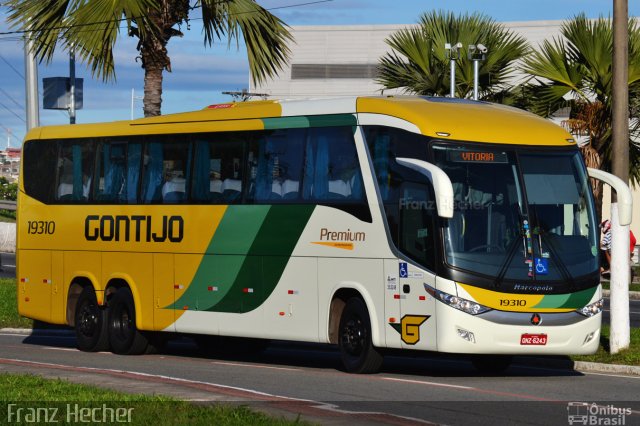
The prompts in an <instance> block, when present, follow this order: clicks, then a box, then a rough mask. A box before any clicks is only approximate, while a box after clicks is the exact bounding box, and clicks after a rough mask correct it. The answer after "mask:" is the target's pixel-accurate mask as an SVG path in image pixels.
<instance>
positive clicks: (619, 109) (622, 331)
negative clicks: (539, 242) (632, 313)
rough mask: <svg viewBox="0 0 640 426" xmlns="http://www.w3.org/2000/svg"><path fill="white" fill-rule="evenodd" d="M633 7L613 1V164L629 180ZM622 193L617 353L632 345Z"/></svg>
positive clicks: (614, 239) (615, 237) (614, 217)
mask: <svg viewBox="0 0 640 426" xmlns="http://www.w3.org/2000/svg"><path fill="white" fill-rule="evenodd" d="M628 20H629V7H628V3H627V0H614V1H613V62H612V68H613V69H612V71H613V72H612V74H613V84H612V87H613V91H612V124H611V127H612V138H613V142H612V153H611V163H612V164H611V166H612V171H613V174H614V175H615V176H617V177H618V178H620V179H621V180H622V181H623V182H624V183H626V184H627V183H628V182H629V87H628V79H629V51H628V48H629V34H628V32H627V31H628ZM618 201H619V200H618V197H617V194H616V193H615V192H614V191H611V284H610V285H611V336H610V337H609V346H610V349H611V353H612V354H615V353H618V352H620V351H621V350H623V349H626V348H628V347H629V343H630V324H629V280H630V276H629V226H628V225H626V226H622V225H620V222H619V220H618V208H619V206H618Z"/></svg>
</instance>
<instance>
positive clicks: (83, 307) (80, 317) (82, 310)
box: [74, 286, 109, 352]
mask: <svg viewBox="0 0 640 426" xmlns="http://www.w3.org/2000/svg"><path fill="white" fill-rule="evenodd" d="M74 326H75V331H76V344H77V346H78V349H80V350H81V351H85V352H100V351H106V350H108V349H109V334H108V331H107V309H105V308H103V307H101V306H100V305H98V300H97V299H96V293H95V292H94V291H93V288H91V287H90V286H87V287H85V288H83V289H82V292H81V293H80V296H78V302H77V304H76V312H75V318H74Z"/></svg>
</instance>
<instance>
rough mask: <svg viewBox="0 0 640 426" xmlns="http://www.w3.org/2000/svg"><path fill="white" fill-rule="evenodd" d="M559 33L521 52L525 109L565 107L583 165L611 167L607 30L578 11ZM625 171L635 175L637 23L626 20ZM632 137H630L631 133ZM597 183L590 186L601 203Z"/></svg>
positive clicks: (639, 171)
mask: <svg viewBox="0 0 640 426" xmlns="http://www.w3.org/2000/svg"><path fill="white" fill-rule="evenodd" d="M561 34H562V37H555V38H553V39H551V40H546V41H544V42H543V43H542V45H541V46H540V48H539V50H536V51H532V52H531V53H530V55H529V56H528V57H527V58H525V60H524V65H523V71H524V72H525V73H528V74H530V75H531V76H533V81H531V82H530V83H529V84H528V85H527V87H526V90H527V91H528V92H529V93H530V94H531V96H530V102H529V109H531V110H532V111H533V112H536V113H538V114H540V115H542V116H545V117H546V116H550V115H552V114H553V113H554V112H556V111H557V110H558V109H559V108H562V107H565V106H569V107H571V116H570V119H569V120H567V122H566V123H565V125H566V126H567V128H568V129H569V130H570V131H571V132H572V133H573V134H575V135H578V136H583V137H584V139H585V140H586V143H585V144H584V145H583V146H582V147H581V150H582V153H583V156H584V158H585V162H586V163H587V166H589V167H593V168H597V169H602V170H605V171H609V172H610V171H611V145H612V138H611V114H612V112H611V111H612V110H611V108H612V104H611V93H612V68H611V67H612V56H611V52H612V49H613V32H612V26H611V21H610V20H609V19H605V18H602V17H601V18H599V19H597V20H589V19H587V18H586V16H584V15H578V16H576V17H575V18H573V19H571V20H568V21H566V22H564V23H563V25H562V28H561ZM628 85H629V95H630V102H629V105H630V109H629V110H630V118H631V119H630V120H629V126H630V128H629V130H630V135H631V137H630V139H629V176H630V180H631V182H632V183H633V184H634V185H637V184H638V182H639V181H640V144H639V143H638V141H640V127H638V113H639V112H640V99H639V94H640V28H638V25H637V23H636V22H635V21H634V20H629V80H628ZM634 138H635V139H634ZM600 188H601V186H600V185H598V186H597V187H596V188H594V192H595V194H596V196H597V197H598V201H599V202H598V207H599V209H600V208H601V202H600V201H601V200H602V192H601V190H600Z"/></svg>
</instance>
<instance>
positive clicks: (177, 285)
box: [173, 284, 184, 290]
mask: <svg viewBox="0 0 640 426" xmlns="http://www.w3.org/2000/svg"><path fill="white" fill-rule="evenodd" d="M173 288H175V289H176V290H182V289H183V288H184V286H183V285H182V284H174V286H173Z"/></svg>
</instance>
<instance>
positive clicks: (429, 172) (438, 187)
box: [396, 157, 453, 219]
mask: <svg viewBox="0 0 640 426" xmlns="http://www.w3.org/2000/svg"><path fill="white" fill-rule="evenodd" d="M396 161H397V162H398V164H400V165H402V166H405V167H408V168H410V169H413V170H415V171H417V172H418V173H422V174H423V175H425V176H426V177H427V178H428V179H429V180H430V181H431V184H432V185H433V190H434V192H435V194H436V206H437V208H438V216H440V217H442V218H445V219H451V218H452V217H453V186H452V185H451V180H450V179H449V176H447V174H446V173H445V172H444V171H443V170H442V169H441V168H440V167H438V166H436V165H434V164H431V163H427V162H426V161H422V160H416V159H415V158H402V157H399V158H396Z"/></svg>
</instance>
